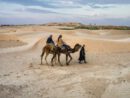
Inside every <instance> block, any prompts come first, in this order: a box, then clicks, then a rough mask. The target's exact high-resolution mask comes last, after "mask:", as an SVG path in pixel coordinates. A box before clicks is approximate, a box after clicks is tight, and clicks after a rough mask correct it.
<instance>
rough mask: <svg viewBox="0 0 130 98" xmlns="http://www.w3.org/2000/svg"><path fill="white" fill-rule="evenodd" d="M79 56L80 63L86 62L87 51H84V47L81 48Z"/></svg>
mask: <svg viewBox="0 0 130 98" xmlns="http://www.w3.org/2000/svg"><path fill="white" fill-rule="evenodd" d="M79 55H80V56H79V61H82V60H85V49H84V47H82V48H81V50H80V54H79Z"/></svg>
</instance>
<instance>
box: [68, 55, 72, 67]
mask: <svg viewBox="0 0 130 98" xmlns="http://www.w3.org/2000/svg"><path fill="white" fill-rule="evenodd" d="M68 56H69V57H70V60H69V61H68V63H67V65H69V63H70V61H71V60H72V56H71V55H70V53H69V54H68Z"/></svg>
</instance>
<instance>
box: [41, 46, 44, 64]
mask: <svg viewBox="0 0 130 98" xmlns="http://www.w3.org/2000/svg"><path fill="white" fill-rule="evenodd" d="M44 53H45V47H44V48H43V49H42V54H41V64H42V58H43V56H44Z"/></svg>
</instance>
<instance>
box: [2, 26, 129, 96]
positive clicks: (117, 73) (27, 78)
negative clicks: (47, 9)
mask: <svg viewBox="0 0 130 98" xmlns="http://www.w3.org/2000/svg"><path fill="white" fill-rule="evenodd" d="M58 28H59V27H53V26H50V27H49V26H28V27H24V26H22V27H20V26H17V27H4V28H1V29H0V98H130V31H127V30H126V31H121V30H120V31H118V30H67V31H65V30H59V29H58ZM50 34H53V35H54V40H56V39H57V36H58V35H59V34H62V35H63V39H64V40H65V41H66V42H67V43H68V44H69V45H71V46H72V47H73V46H74V45H75V44H76V43H80V44H85V45H86V54H87V55H86V58H87V62H88V63H87V64H78V60H77V59H78V55H79V53H78V52H77V53H74V54H72V57H73V60H72V62H71V63H70V65H69V66H66V65H65V56H64V55H62V56H61V62H62V63H63V64H64V66H63V67H61V66H60V65H59V64H56V65H55V66H54V67H52V66H50V63H49V65H46V64H45V61H44V60H43V62H44V65H40V54H41V51H42V47H43V46H44V45H45V41H46V38H47V37H48V36H49V35H50ZM51 57H52V55H50V56H49V57H48V62H50V59H51Z"/></svg>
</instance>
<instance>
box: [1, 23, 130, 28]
mask: <svg viewBox="0 0 130 98" xmlns="http://www.w3.org/2000/svg"><path fill="white" fill-rule="evenodd" d="M5 26H7V27H8V26H61V28H59V29H61V30H75V29H88V30H104V29H106V30H111V29H112V30H130V26H113V25H91V24H90V25H85V24H82V23H77V22H66V23H57V22H53V23H46V24H25V25H24V24H23V25H0V27H5Z"/></svg>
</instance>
